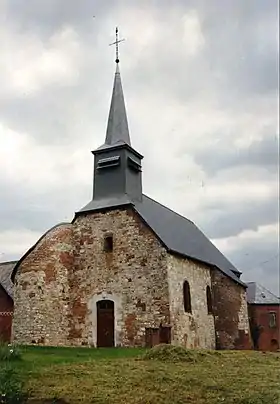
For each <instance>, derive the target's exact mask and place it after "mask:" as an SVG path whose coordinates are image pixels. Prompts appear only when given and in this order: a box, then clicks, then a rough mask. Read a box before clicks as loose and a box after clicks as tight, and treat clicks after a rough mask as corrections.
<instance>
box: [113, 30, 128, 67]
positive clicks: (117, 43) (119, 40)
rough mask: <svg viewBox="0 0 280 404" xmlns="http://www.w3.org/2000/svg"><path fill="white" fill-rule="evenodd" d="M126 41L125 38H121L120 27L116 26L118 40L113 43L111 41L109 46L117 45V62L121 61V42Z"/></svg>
mask: <svg viewBox="0 0 280 404" xmlns="http://www.w3.org/2000/svg"><path fill="white" fill-rule="evenodd" d="M123 41H125V39H119V30H118V27H116V40H115V42H113V43H110V44H109V46H111V45H116V60H115V62H116V63H119V61H120V59H119V43H120V42H123Z"/></svg>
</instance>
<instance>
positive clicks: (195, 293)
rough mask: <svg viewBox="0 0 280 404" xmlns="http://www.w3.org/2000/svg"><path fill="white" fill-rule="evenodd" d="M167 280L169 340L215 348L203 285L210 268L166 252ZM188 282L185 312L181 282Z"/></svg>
mask: <svg viewBox="0 0 280 404" xmlns="http://www.w3.org/2000/svg"><path fill="white" fill-rule="evenodd" d="M167 262H168V264H167V266H168V283H169V291H170V313H171V325H172V329H171V330H172V340H173V342H174V343H175V344H179V345H183V346H185V347H187V348H197V347H200V348H208V349H214V348H215V328H214V319H213V315H212V314H208V309H207V299H206V287H207V285H209V286H210V287H211V277H210V269H209V268H208V267H207V266H206V265H203V264H199V263H197V262H194V261H192V260H189V259H185V258H180V257H177V256H174V255H169V256H168V260H167ZM185 280H187V281H188V282H189V285H190V294H191V305H192V313H191V314H190V313H185V311H184V300H183V283H184V281H185Z"/></svg>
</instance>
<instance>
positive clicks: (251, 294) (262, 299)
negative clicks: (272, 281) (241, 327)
mask: <svg viewBox="0 0 280 404" xmlns="http://www.w3.org/2000/svg"><path fill="white" fill-rule="evenodd" d="M247 286H248V288H247V291H246V293H247V302H248V303H250V304H280V298H279V297H277V296H275V295H274V294H273V293H272V292H270V291H269V290H268V289H266V288H265V287H263V286H261V285H259V284H258V283H256V282H248V283H247Z"/></svg>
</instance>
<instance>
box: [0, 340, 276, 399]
mask: <svg viewBox="0 0 280 404" xmlns="http://www.w3.org/2000/svg"><path fill="white" fill-rule="evenodd" d="M157 349H158V348H157ZM183 356H184V355H183ZM184 358H185V359H183V360H181V359H182V358H181V356H180V355H178V352H175V353H174V352H172V353H171V354H170V353H169V352H167V353H166V352H165V353H164V352H162V350H161V352H160V353H159V354H158V353H156V354H155V353H154V352H153V351H149V352H147V353H145V350H143V349H129V348H115V349H94V348H93V349H90V348H51V347H24V348H22V360H21V361H19V362H17V364H16V367H17V372H18V373H19V374H20V375H21V377H22V378H23V380H24V381H25V386H26V387H25V388H26V390H28V391H29V393H30V397H31V398H30V399H29V402H30V403H34V404H35V403H47V402H48V403H61V404H62V403H64V404H66V403H73V404H74V403H85V404H89V403H95V404H108V403H110V404H111V403H112V404H120V403H121V404H155V403H156V404H183V403H184V404H186V403H195V404H206V403H207V404H219V403H224V404H233V403H235V404H278V403H279V402H280V394H279V392H280V382H279V379H280V377H279V376H280V356H279V354H272V353H266V354H264V353H261V352H251V351H250V352H249V351H239V352H238V351H223V352H218V353H215V352H213V351H212V352H209V351H208V352H204V353H203V352H200V353H199V352H198V353H197V355H196V354H195V353H193V352H192V353H191V354H190V355H188V354H187V355H186V356H184ZM189 358H191V360H189ZM0 365H1V364H0Z"/></svg>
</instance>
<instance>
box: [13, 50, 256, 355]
mask: <svg viewBox="0 0 280 404" xmlns="http://www.w3.org/2000/svg"><path fill="white" fill-rule="evenodd" d="M92 153H93V155H94V179H93V197H92V200H91V201H90V202H89V203H87V204H86V205H85V206H84V207H83V208H82V209H81V210H79V211H77V212H76V213H75V215H74V218H73V220H72V222H71V223H60V224H58V225H56V226H55V227H53V228H51V229H50V230H48V231H47V232H46V233H45V234H44V235H42V237H41V238H40V239H39V240H38V241H37V242H36V243H35V245H33V246H32V247H31V248H30V249H29V250H28V251H27V252H26V253H25V254H24V255H23V256H22V257H21V259H20V260H19V261H18V262H17V263H16V264H15V266H14V268H13V270H12V276H11V278H12V282H13V300H14V316H13V324H12V341H13V342H16V343H20V344H42V345H53V346H92V347H117V346H123V347H135V346H147V347H150V346H153V345H156V344H158V343H172V344H177V345H182V346H185V347H187V348H207V349H250V348H251V337H250V330H249V321H248V311H247V302H246V284H245V283H244V282H243V281H242V280H241V279H240V275H241V273H240V272H239V271H238V270H237V269H236V268H235V267H234V266H233V265H232V264H231V262H229V261H228V259H227V258H226V257H225V256H224V255H223V254H222V253H221V252H220V251H219V250H218V249H217V248H216V247H215V246H214V245H213V244H212V243H211V241H210V240H209V239H208V238H207V237H206V236H205V235H204V234H203V233H202V232H201V231H200V230H199V229H198V228H197V226H196V225H195V224H194V223H193V222H192V221H190V220H189V219H187V218H185V217H183V216H181V215H179V214H177V213H176V212H174V211H172V210H170V209H169V208H167V207H165V206H163V205H162V204H160V203H158V202H156V201H155V200H154V199H151V198H150V197H148V196H147V195H145V194H144V193H143V192H142V164H141V161H142V159H143V156H142V155H141V154H140V153H139V152H138V151H137V150H135V149H134V148H133V145H132V143H131V138H130V133H129V128H128V121H127V115H126V108H125V102H124V94H123V89H122V83H121V75H120V70H119V60H118V58H117V59H116V72H115V76H114V83H113V92H112V99H111V106H110V111H109V117H108V122H107V131H106V136H105V142H104V144H103V145H101V146H100V147H99V148H97V149H96V150H94V151H93V152H92Z"/></svg>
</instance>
